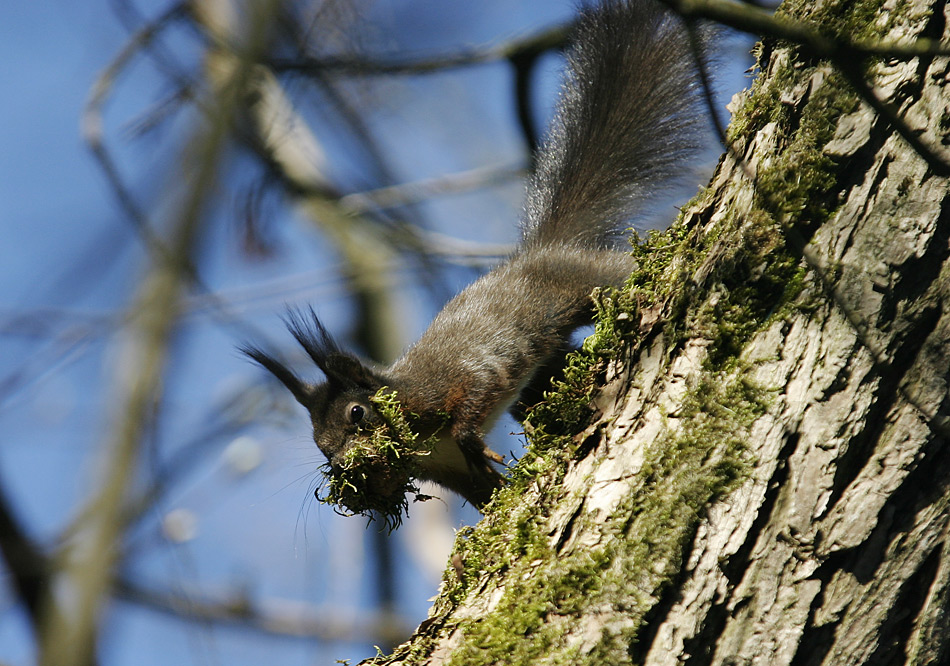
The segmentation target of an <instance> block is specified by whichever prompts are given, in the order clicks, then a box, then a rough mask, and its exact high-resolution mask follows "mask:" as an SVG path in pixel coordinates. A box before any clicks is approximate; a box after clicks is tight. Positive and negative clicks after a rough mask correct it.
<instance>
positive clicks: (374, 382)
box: [323, 354, 382, 390]
mask: <svg viewBox="0 0 950 666" xmlns="http://www.w3.org/2000/svg"><path fill="white" fill-rule="evenodd" d="M323 371H324V372H325V373H326V375H327V379H328V380H330V382H331V383H332V382H337V383H340V384H344V385H354V384H355V385H356V386H358V387H360V388H363V389H367V390H376V389H378V388H379V387H380V386H382V383H381V382H380V381H379V379H378V378H377V377H376V375H375V374H374V373H373V371H372V370H371V369H370V368H368V367H366V366H365V365H363V364H362V363H361V362H360V361H359V359H357V358H354V357H353V356H350V355H348V354H331V355H330V356H329V357H327V360H326V366H325V367H324V368H323Z"/></svg>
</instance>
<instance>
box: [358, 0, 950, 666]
mask: <svg viewBox="0 0 950 666" xmlns="http://www.w3.org/2000/svg"><path fill="white" fill-rule="evenodd" d="M947 12H948V10H947V7H946V5H945V3H944V2H943V1H942V0H941V1H938V2H934V1H932V0H926V1H925V0H907V1H901V0H887V1H886V2H881V1H880V0H874V1H871V0H862V1H854V2H848V1H846V0H820V1H814V0H808V1H799V2H791V3H786V5H785V6H784V7H783V10H782V15H783V16H784V18H786V19H789V20H794V21H800V22H804V23H810V24H817V25H820V26H821V30H822V32H823V33H824V34H826V35H837V36H841V37H847V38H849V39H852V40H882V42H886V43H892V44H893V43H901V44H905V43H912V42H914V41H915V40H917V39H920V38H931V39H937V40H940V39H944V40H945V39H946V38H947V37H946V20H947V16H946V15H947ZM758 56H759V67H760V70H761V71H760V74H759V76H758V78H757V80H756V82H755V84H754V85H753V87H752V89H751V90H750V91H749V92H747V93H745V94H744V95H743V96H742V97H741V98H739V99H737V100H736V101H735V102H734V108H735V116H734V119H733V123H732V126H731V130H730V139H731V141H732V151H731V152H730V154H729V155H727V156H726V157H724V158H723V160H722V162H721V164H720V166H719V169H718V171H717V173H716V175H715V177H714V179H713V182H712V184H711V185H710V187H709V188H708V189H707V190H706V191H705V192H703V193H701V194H700V195H699V196H698V197H697V198H696V199H695V200H694V201H693V202H692V203H691V204H690V205H689V206H688V207H687V209H686V211H685V213H684V215H683V217H682V218H681V220H680V222H679V223H678V224H677V225H676V226H674V228H673V229H672V230H671V231H670V232H668V233H667V234H665V235H662V236H657V237H654V238H652V239H650V240H649V241H646V242H645V243H643V244H642V245H641V247H640V248H639V249H638V254H639V256H640V268H639V269H638V272H637V273H636V274H635V275H634V276H633V278H632V279H631V283H630V286H629V289H628V290H627V291H625V292H623V293H620V294H612V295H609V294H605V295H602V296H601V298H600V300H601V305H602V309H603V311H604V320H603V322H602V324H601V326H600V328H599V329H598V333H597V335H596V337H595V338H594V339H592V340H591V341H589V342H588V344H587V347H586V350H585V353H584V354H583V359H584V360H585V361H586V362H587V363H589V364H590V365H591V367H592V372H588V371H586V370H584V364H583V363H582V362H581V361H579V362H578V366H577V367H572V368H571V371H570V373H569V381H568V382H567V384H566V385H565V386H564V387H563V390H562V392H561V393H560V394H559V395H558V396H557V397H555V398H554V399H553V400H552V403H551V404H550V405H548V406H545V407H543V408H540V409H539V410H538V412H537V413H536V414H535V416H534V420H533V425H532V426H530V429H533V431H534V432H533V435H534V438H533V444H532V449H531V450H530V452H529V453H528V454H527V455H526V456H525V457H524V458H523V459H522V460H521V461H520V462H519V464H518V466H517V467H516V468H515V470H514V472H513V478H512V483H511V484H510V487H508V488H506V489H505V490H504V491H503V492H502V494H501V496H500V497H498V498H497V499H496V501H495V502H494V503H493V505H492V506H491V507H490V508H489V510H488V513H487V515H486V517H485V519H484V520H483V521H482V522H481V523H480V524H479V525H478V526H477V527H476V528H474V529H473V530H471V531H468V532H466V533H464V534H462V535H460V537H459V541H458V544H457V546H456V551H455V553H454V554H453V556H452V562H451V565H452V566H449V567H448V568H447V570H446V573H445V577H444V580H443V585H442V589H441V593H440V596H439V597H438V599H437V600H436V601H435V604H434V606H433V608H432V612H431V615H430V618H429V619H428V620H427V621H426V622H424V623H423V625H422V626H421V627H420V628H419V630H418V631H417V633H416V634H415V635H414V636H413V638H412V639H411V640H410V641H409V642H408V643H406V644H405V645H403V646H402V647H400V648H399V649H398V650H397V651H396V652H395V653H394V654H393V655H392V656H390V657H385V658H384V657H380V658H377V659H376V660H370V662H371V663H387V664H410V663H412V664H416V663H425V664H442V663H452V664H537V663H544V664H577V663H592V664H593V663H596V664H620V663H644V664H677V663H689V664H699V663H712V664H738V663H742V664H836V665H837V664H895V663H915V664H932V663H934V664H935V663H947V662H948V660H950V650H948V640H950V617H948V610H950V599H948V592H950V540H948V538H947V535H948V526H950V513H948V504H950V449H948V447H947V434H948V431H950V422H948V419H947V410H948V403H950V401H948V386H947V381H948V376H950V308H948V303H950V300H948V296H950V263H948V258H950V194H948V183H947V179H946V177H943V176H938V175H935V173H940V172H941V171H942V172H944V173H945V171H946V170H945V169H942V168H941V167H940V165H934V164H931V165H930V166H928V163H927V162H926V161H925V160H924V159H923V158H922V157H921V156H920V155H918V154H917V153H916V152H915V151H914V150H913V149H912V148H910V147H909V145H908V144H907V142H906V141H905V140H904V139H902V138H901V137H900V136H898V134H897V133H896V132H895V129H894V124H893V123H892V122H890V121H889V120H887V119H885V118H883V117H882V116H881V115H880V114H879V113H877V112H875V111H874V110H872V109H871V108H870V107H869V105H868V104H867V103H865V101H862V99H861V98H860V96H859V95H858V94H857V93H856V92H855V89H854V88H853V87H852V86H850V85H849V83H848V81H847V79H846V76H844V75H842V74H841V73H840V72H841V70H840V69H839V68H838V67H836V66H835V65H834V64H832V63H830V62H828V61H823V60H819V59H816V58H814V57H812V56H810V55H809V54H808V53H807V52H806V51H805V50H804V49H802V48H801V47H798V46H795V45H792V44H788V43H784V42H778V41H771V42H770V41H766V42H765V43H764V44H763V45H762V46H761V47H760V51H759V54H758ZM841 64H842V65H843V66H844V67H845V70H846V71H848V70H850V72H852V73H853V72H855V71H857V72H860V74H861V75H863V77H864V78H865V80H866V81H868V82H869V84H870V85H871V87H872V88H873V90H874V93H875V95H876V96H877V98H879V99H881V100H883V101H885V102H886V103H887V104H889V105H890V106H891V107H892V108H894V109H896V110H897V111H898V112H899V114H900V116H902V117H903V118H904V120H905V122H906V123H907V125H908V126H909V128H910V129H911V131H912V132H913V133H914V134H915V135H916V136H917V137H918V138H919V139H920V140H921V141H922V142H923V143H924V144H926V145H929V146H931V147H933V148H935V151H936V152H937V153H940V154H945V152H944V149H945V148H946V144H947V138H946V132H947V129H948V126H950V91H948V90H947V86H948V80H950V73H948V69H950V60H948V58H946V57H919V58H913V59H907V58H904V59H897V58H889V57H887V56H883V57H873V58H868V59H867V60H866V62H861V63H859V62H856V61H854V60H851V61H849V62H845V63H841ZM595 382H596V383H597V384H598V385H599V386H600V388H599V389H597V391H596V392H595V391H594V390H593V389H594V386H595ZM589 404H593V405H594V407H595V411H594V413H593V414H591V413H590V410H588V409H586V408H585V406H586V405H589ZM579 423H580V424H581V425H580V426H577V424H579ZM575 427H577V429H576V430H573V432H580V434H577V435H574V436H573V437H572V436H571V435H572V434H573V432H572V429H573V428H575Z"/></svg>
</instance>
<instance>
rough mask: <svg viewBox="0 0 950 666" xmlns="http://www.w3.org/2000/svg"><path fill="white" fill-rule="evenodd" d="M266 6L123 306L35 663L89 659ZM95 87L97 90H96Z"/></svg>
mask: <svg viewBox="0 0 950 666" xmlns="http://www.w3.org/2000/svg"><path fill="white" fill-rule="evenodd" d="M273 4H274V3H268V4H267V5H266V6H265V8H264V9H263V10H262V11H261V14H260V16H259V17H258V18H259V19H260V20H259V21H255V22H253V23H252V24H251V26H250V30H251V31H252V32H251V34H249V35H248V41H247V42H246V44H247V48H246V50H245V51H244V52H243V56H244V57H243V58H242V59H241V60H240V61H239V62H237V63H235V65H236V66H235V67H234V68H233V69H232V70H231V71H230V73H229V76H228V77H227V78H225V79H222V80H221V81H219V85H218V86H216V88H215V97H214V99H213V101H212V102H211V104H210V105H209V106H210V108H211V109H213V111H214V112H213V113H211V114H210V115H209V116H208V117H207V118H206V124H205V126H204V127H203V128H202V129H201V130H200V132H199V134H198V136H197V138H196V140H195V141H194V142H192V143H191V144H190V145H189V149H188V151H187V153H186V155H185V161H184V164H183V169H184V174H183V182H184V183H187V187H188V189H187V190H186V191H185V192H183V196H182V200H181V202H180V204H179V205H178V206H177V207H176V208H177V210H176V212H175V214H173V215H172V216H171V218H170V227H171V230H170V233H169V240H168V241H167V245H163V247H164V248H166V249H165V250H163V251H161V252H156V253H155V254H153V255H152V259H153V263H152V266H151V267H150V269H149V272H148V274H147V275H146V276H145V278H144V279H143V282H142V285H141V288H140V290H139V295H138V297H137V298H136V300H135V303H134V304H133V306H132V310H131V316H130V317H129V319H128V324H127V326H126V331H125V335H124V339H123V349H122V353H121V354H120V358H121V359H122V361H121V364H120V367H119V371H118V376H117V378H116V382H115V398H116V404H117V409H116V417H115V423H114V425H113V431H112V437H111V440H110V442H109V443H108V444H107V446H106V448H105V453H104V457H103V462H104V470H105V473H104V476H103V482H102V485H101V487H100V489H99V490H98V491H97V492H96V493H94V494H93V496H92V498H91V499H90V500H89V501H88V503H87V504H86V506H85V507H84V508H83V510H82V511H81V512H80V515H79V517H78V518H77V519H76V521H75V523H74V525H73V526H72V527H71V528H70V529H69V531H70V532H71V534H72V539H71V543H70V544H68V545H67V546H66V548H65V549H64V551H63V552H62V553H61V555H60V567H61V569H60V571H59V574H58V577H59V580H58V581H57V582H58V583H59V584H61V585H59V584H58V585H57V587H58V588H59V589H63V590H64V597H65V598H66V599H68V602H69V603H68V608H64V609H63V610H62V612H60V613H55V614H51V615H50V617H48V619H47V620H46V621H45V622H44V626H43V638H42V642H41V646H40V659H39V661H40V664H42V665H43V666H73V665H75V666H80V665H83V666H85V665H87V664H92V663H95V652H96V650H95V643H96V634H97V631H98V622H99V618H100V614H101V612H102V609H103V608H104V606H105V603H106V600H107V595H108V593H109V590H110V587H111V584H112V575H113V567H114V565H115V562H116V559H117V557H118V554H119V553H118V548H117V544H118V543H119V539H120V529H121V527H122V515H123V512H124V510H125V500H126V495H127V490H128V487H129V483H130V481H131V480H132V479H134V478H135V476H136V474H135V470H136V468H137V460H138V455H139V450H140V448H141V443H142V440H143V437H144V436H145V434H146V433H147V432H149V431H150V430H151V428H152V425H153V423H154V419H155V417H156V412H157V406H158V405H159V403H160V402H161V398H162V379H163V375H164V372H165V364H166V361H167V357H168V354H169V346H170V344H171V341H172V336H173V334H174V331H175V328H176V323H177V321H178V317H179V315H180V311H181V305H182V301H183V299H184V294H185V291H186V285H187V282H188V275H189V273H190V272H191V270H190V267H191V265H192V263H191V259H192V255H193V252H194V249H195V246H196V243H197V240H198V238H199V236H200V229H201V220H202V218H203V214H204V210H205V207H206V205H207V203H208V200H209V198H210V197H211V196H212V193H213V191H214V185H215V183H216V181H217V170H218V163H219V159H220V158H221V155H222V152H223V149H224V147H225V145H226V142H227V139H228V137H229V134H230V126H231V119H232V118H233V109H234V107H235V105H236V104H237V103H238V101H239V100H240V99H241V98H242V96H243V94H244V92H245V89H246V86H247V79H248V73H249V72H250V67H249V65H248V63H249V62H252V61H253V54H254V53H255V52H259V51H260V50H261V47H262V45H263V43H264V41H265V38H266V34H267V33H266V31H267V26H268V23H269V22H268V19H269V17H270V16H271V15H272V13H273V10H274V6H273ZM107 78H108V77H107ZM101 89H102V88H101V87H97V94H98V91H100V90H101ZM87 118H88V116H87ZM94 136H95V133H94Z"/></svg>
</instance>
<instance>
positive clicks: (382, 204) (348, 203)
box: [340, 165, 525, 213]
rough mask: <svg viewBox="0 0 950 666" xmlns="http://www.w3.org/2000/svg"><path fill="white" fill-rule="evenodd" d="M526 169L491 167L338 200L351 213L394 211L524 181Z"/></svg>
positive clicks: (403, 184) (357, 194) (357, 193)
mask: <svg viewBox="0 0 950 666" xmlns="http://www.w3.org/2000/svg"><path fill="white" fill-rule="evenodd" d="M524 174H525V169H524V168H523V167H518V166H505V165H492V166H487V167H478V168H475V169H469V170H467V171H458V172H456V173H450V174H445V175H443V176H438V177H436V178H428V179H426V180H421V181H417V182H413V183H402V184H399V185H390V186H388V187H380V188H377V189H375V190H369V191H366V192H355V193H353V194H345V195H343V196H342V197H340V205H341V206H343V207H344V208H347V209H349V210H350V211H352V212H353V213H365V212H369V211H373V210H381V209H386V208H396V207H398V206H406V205H409V204H414V203H421V202H424V201H429V200H431V199H434V198H436V197H440V196H445V195H451V194H458V193H460V192H471V191H473V190H479V189H484V188H486V187H492V186H495V185H499V184H504V183H508V182H511V181H512V180H516V179H519V178H522V177H524Z"/></svg>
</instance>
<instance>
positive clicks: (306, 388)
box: [240, 345, 313, 409]
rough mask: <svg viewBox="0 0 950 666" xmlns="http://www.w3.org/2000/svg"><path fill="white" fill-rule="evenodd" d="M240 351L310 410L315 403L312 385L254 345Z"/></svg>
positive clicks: (245, 346)
mask: <svg viewBox="0 0 950 666" xmlns="http://www.w3.org/2000/svg"><path fill="white" fill-rule="evenodd" d="M240 351H241V353H242V354H244V355H245V356H248V357H250V358H251V360H253V361H254V362H256V363H258V364H259V365H261V366H262V367H263V368H264V369H266V370H267V371H268V372H270V373H271V374H272V375H274V376H275V377H276V378H277V379H278V380H280V383H281V384H283V385H284V386H286V387H287V388H288V389H290V392H291V393H293V394H294V398H296V399H297V402H299V403H300V404H301V405H303V406H304V407H306V408H308V409H309V408H310V403H311V402H312V401H313V400H312V388H311V387H310V385H308V384H306V383H304V382H303V381H301V380H300V378H299V377H298V376H297V375H296V374H295V373H294V371H293V370H291V369H290V368H288V367H287V366H286V365H284V364H283V363H281V362H280V361H278V360H277V359H276V358H275V357H273V356H271V355H270V354H268V353H267V352H265V351H263V350H262V349H260V348H258V347H255V346H253V345H244V346H243V347H241V348H240Z"/></svg>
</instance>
